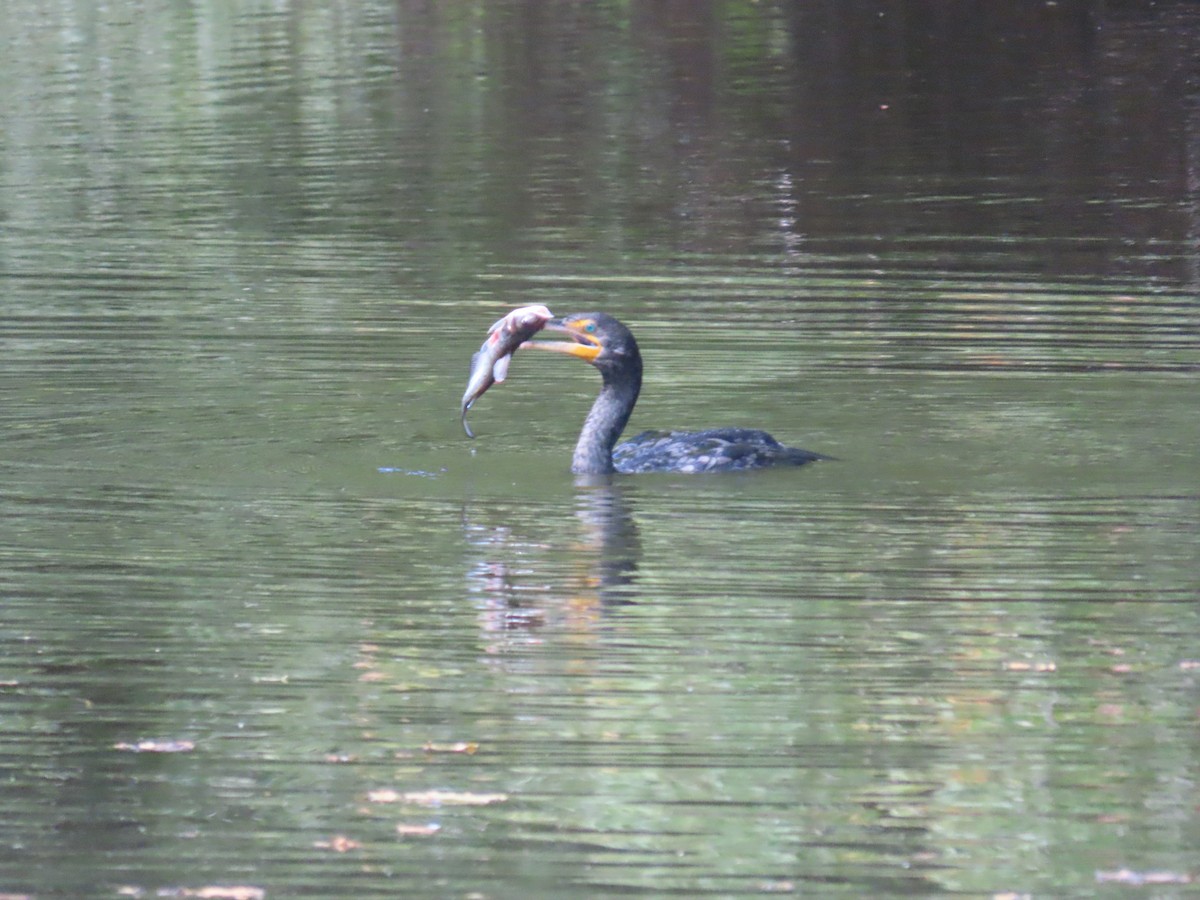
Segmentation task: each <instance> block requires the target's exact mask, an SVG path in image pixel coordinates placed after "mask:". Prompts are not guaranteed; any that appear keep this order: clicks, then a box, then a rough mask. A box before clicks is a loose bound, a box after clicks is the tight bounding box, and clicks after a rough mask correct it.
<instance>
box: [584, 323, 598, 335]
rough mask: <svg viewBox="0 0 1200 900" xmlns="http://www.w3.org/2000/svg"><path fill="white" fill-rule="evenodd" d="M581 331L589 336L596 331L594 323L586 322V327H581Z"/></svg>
mask: <svg viewBox="0 0 1200 900" xmlns="http://www.w3.org/2000/svg"><path fill="white" fill-rule="evenodd" d="M583 330H584V331H586V332H587V333H588V334H591V333H592V332H593V331H595V330H596V323H595V322H588V323H587V324H586V325H584V326H583Z"/></svg>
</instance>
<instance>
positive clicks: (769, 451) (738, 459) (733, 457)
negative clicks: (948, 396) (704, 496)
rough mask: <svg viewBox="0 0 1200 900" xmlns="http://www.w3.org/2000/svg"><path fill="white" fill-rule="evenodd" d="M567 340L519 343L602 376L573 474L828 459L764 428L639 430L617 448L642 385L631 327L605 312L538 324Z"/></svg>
mask: <svg viewBox="0 0 1200 900" xmlns="http://www.w3.org/2000/svg"><path fill="white" fill-rule="evenodd" d="M545 327H546V328H547V329H548V330H550V331H557V332H561V333H564V334H567V335H570V337H571V338H572V339H573V340H572V341H571V342H566V341H527V342H526V343H524V344H522V345H521V346H522V348H535V349H542V350H554V351H557V352H559V353H567V354H570V355H571V356H576V357H579V358H580V359H582V360H584V361H586V362H589V363H591V364H592V365H593V366H595V367H596V368H597V369H599V370H600V375H601V377H602V378H603V379H604V384H603V387H601V389H600V396H598V397H597V398H596V402H595V403H594V404H592V409H591V411H590V412H589V413H588V415H587V419H586V420H585V421H584V423H583V430H582V431H581V432H580V433H579V441H578V442H577V443H576V444H575V455H574V457H573V458H572V460H571V471H572V472H574V473H576V474H578V475H594V474H604V473H608V472H623V473H633V472H731V471H737V470H742V469H762V468H767V467H769V466H802V465H804V464H805V463H809V462H813V461H814V460H818V459H829V457H827V456H822V455H821V454H819V453H810V452H809V451H807V450H800V449H798V448H796V447H785V446H783V445H782V444H781V443H779V441H777V440H775V438H773V437H771V435H769V434H767V433H766V432H765V431H757V430H755V429H751V428H712V429H709V430H707V431H645V432H642V433H641V434H639V435H638V436H637V437H635V438H633V439H631V440H629V441H626V442H625V443H623V444H620V445H619V446H616V447H615V449H614V445H616V443H617V438H619V437H620V436H621V432H622V431H623V430H624V429H625V424H626V423H627V422H628V421H629V415H630V413H632V412H633V406H634V404H635V403H637V398H638V393H639V391H641V388H642V355H641V353H640V352H639V351H638V345H637V341H636V340H634V338H633V334H632V332H630V330H629V329H628V328H626V327H625V326H624V325H623V324H621V323H620V322H618V321H617V320H616V319H614V318H613V317H612V316H610V315H608V314H606V313H601V312H594V313H573V314H572V315H569V316H563V317H562V318H559V319H551V320H550V321H549V322H547V323H546V326H545Z"/></svg>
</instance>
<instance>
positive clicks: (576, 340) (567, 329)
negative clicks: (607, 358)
mask: <svg viewBox="0 0 1200 900" xmlns="http://www.w3.org/2000/svg"><path fill="white" fill-rule="evenodd" d="M588 324H589V323H588V320H586V319H583V320H580V321H570V322H564V321H563V320H562V319H551V320H550V321H549V322H547V323H546V325H545V330H546V331H557V332H560V333H562V334H566V335H570V336H571V337H572V338H573V340H572V341H526V342H525V343H523V344H522V345H521V349H522V350H553V351H554V352H555V353H566V354H568V355H570V356H577V357H579V358H580V359H582V360H583V361H584V362H589V363H594V362H595V361H596V357H598V356H599V355H600V354H601V353H603V352H604V345H603V344H601V343H600V341H599V340H598V339H597V338H596V336H595V335H593V334H589V333H588V331H587V326H588Z"/></svg>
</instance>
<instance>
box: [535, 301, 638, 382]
mask: <svg viewBox="0 0 1200 900" xmlns="http://www.w3.org/2000/svg"><path fill="white" fill-rule="evenodd" d="M546 330H547V331H557V332H560V333H561V334H566V335H569V336H570V337H571V339H572V340H571V341H527V342H525V343H524V344H522V345H521V346H522V348H536V349H541V350H554V351H557V352H559V353H567V354H569V355H571V356H577V357H579V358H580V359H582V360H584V361H585V362H589V363H591V364H592V365H593V366H595V367H596V368H597V369H599V370H600V371H601V372H602V373H604V374H605V375H608V374H609V373H616V372H619V371H621V370H625V369H630V368H635V369H636V370H637V374H638V376H639V378H640V376H641V354H640V353H639V352H638V345H637V341H635V340H634V339H633V333H632V332H631V331H630V330H629V329H628V328H626V327H625V326H624V325H622V324H621V323H620V322H618V321H617V320H616V319H614V318H613V317H612V316H610V315H608V313H602V312H590V313H571V314H570V315H569V316H562V317H560V318H557V319H551V320H550V321H549V322H547V323H546Z"/></svg>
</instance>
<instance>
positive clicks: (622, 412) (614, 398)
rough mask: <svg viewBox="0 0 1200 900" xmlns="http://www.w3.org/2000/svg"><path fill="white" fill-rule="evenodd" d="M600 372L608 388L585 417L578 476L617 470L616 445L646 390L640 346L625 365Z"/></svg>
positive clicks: (573, 467)
mask: <svg viewBox="0 0 1200 900" xmlns="http://www.w3.org/2000/svg"><path fill="white" fill-rule="evenodd" d="M600 371H601V374H602V375H603V376H604V387H603V388H601V389H600V396H599V397H597V398H596V402H595V403H593V404H592V408H591V411H590V412H588V414H587V419H585V420H584V423H583V430H582V431H581V432H579V441H578V442H577V443H576V444H575V455H574V457H573V458H572V460H571V471H572V472H574V473H575V474H576V475H598V474H604V473H607V472H613V471H615V470H614V469H613V460H612V451H613V446H614V445H615V444H616V443H617V438H619V437H620V436H621V432H622V431H623V430H624V429H625V423H626V422H628V421H629V415H630V413H632V412H633V406H634V404H635V403H637V398H638V392H639V391H641V389H642V359H641V356H640V355H639V354H638V352H637V349H636V348H634V351H633V354H632V355H631V356H629V357H627V358H626V359H625V360H624V361H623V364H622V365H620V366H617V367H616V368H611V369H609V368H605V369H601V370H600Z"/></svg>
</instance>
